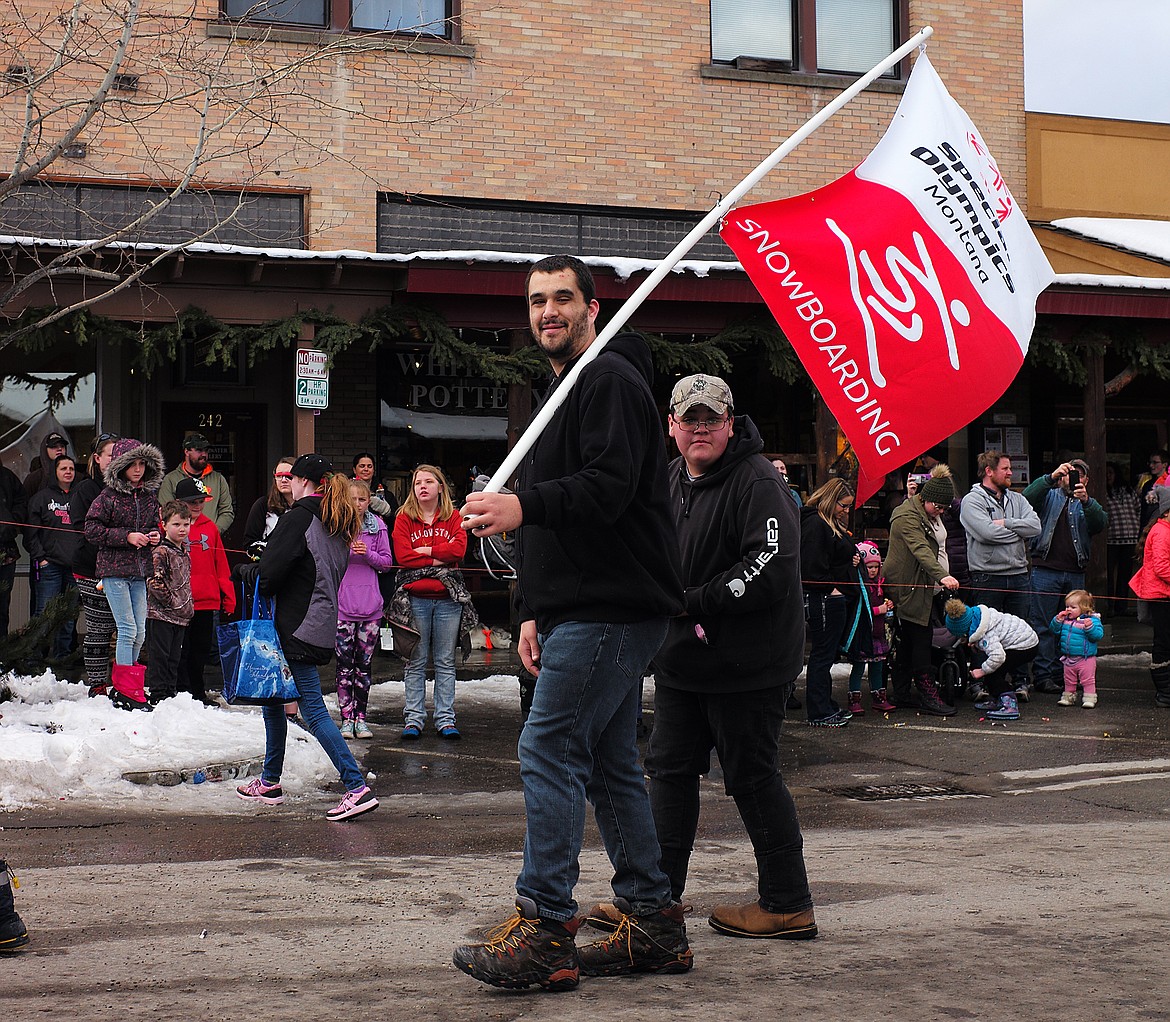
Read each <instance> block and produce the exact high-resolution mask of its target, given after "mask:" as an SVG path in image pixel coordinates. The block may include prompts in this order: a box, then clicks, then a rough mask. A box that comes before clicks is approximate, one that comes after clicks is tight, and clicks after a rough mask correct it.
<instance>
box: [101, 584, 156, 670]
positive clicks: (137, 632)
mask: <svg viewBox="0 0 1170 1022" xmlns="http://www.w3.org/2000/svg"><path fill="white" fill-rule="evenodd" d="M102 592H104V593H105V594H106V602H107V603H108V604H109V605H110V613H111V614H113V615H114V624H115V625H116V626H117V629H118V644H117V646H116V647H115V650H114V662H115V663H119V664H134V663H137V662H138V654H139V653H140V652H142V644H143V643H144V642H146V579H144V578H103V579H102Z"/></svg>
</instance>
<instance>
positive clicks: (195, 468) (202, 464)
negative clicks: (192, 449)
mask: <svg viewBox="0 0 1170 1022" xmlns="http://www.w3.org/2000/svg"><path fill="white" fill-rule="evenodd" d="M187 467H188V468H189V469H191V471H192V472H202V471H203V470H204V469H205V468H207V456H206V455H204V456H203V457H202V458H188V459H187Z"/></svg>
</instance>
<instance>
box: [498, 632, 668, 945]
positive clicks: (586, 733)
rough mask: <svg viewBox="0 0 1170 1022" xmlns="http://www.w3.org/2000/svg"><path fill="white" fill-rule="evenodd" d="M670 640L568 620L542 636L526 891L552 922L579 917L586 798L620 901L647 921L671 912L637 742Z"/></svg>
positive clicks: (528, 747)
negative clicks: (646, 676) (646, 691)
mask: <svg viewBox="0 0 1170 1022" xmlns="http://www.w3.org/2000/svg"><path fill="white" fill-rule="evenodd" d="M665 637H666V620H665V619H664V618H654V619H652V620H649V621H637V622H630V623H608V622H604V621H567V622H565V623H563V624H559V625H557V626H556V627H555V628H553V630H552V631H551V632H550V633H549V634H548V635H541V636H539V637H538V638H539V642H540V645H541V658H540V677H539V678H538V679H537V683H536V691H535V693H534V694H533V699H532V711H531V712H530V713H529V715H528V722H527V723H526V724H525V725H524V730H523V731H522V732H521V733H520V742H519V748H518V751H519V755H520V779H521V781H522V782H523V785H524V806H525V809H526V812H527V818H528V828H527V833H526V834H525V837H524V866H523V868H522V869H521V871H520V876H519V877H517V879H516V891H517V893H519V894H520V895H522V896H524V897H528V898H531V899H532V900H533V901H534V902H536V906H537V908H538V909H539V911H540V916H541V918H542V919H553V920H557V921H559V922H565V921H567V920H569V919H572V918H573V916H574V914H575V913H576V911H577V902H576V901H574V900H573V888H574V887H575V886H576V884H577V878H578V876H579V875H580V865H579V861H578V859H579V856H580V853H581V844H582V842H583V841H584V837H585V802H586V799H588V800H589V802H590V803H592V805H593V812H594V816H595V818H596V820H597V828H598V830H599V831H600V832H601V840H602V842H603V843H604V845H605V851H606V854H607V855H608V856H609V861H610V862H611V863H612V864H613V869H614V875H613V891H614V894H616V895H618V896H619V897H622V898H625V899H626V900H627V901H629V903H630V904H631V905H632V906H633V909H634V912H635V913H638V914H648V913H652V912H656V911H658V910H659V909H662V908H665V907H666V906H667V905H669V904H670V901H671V898H670V882H669V880H668V879H667V878H666V875H665V874H664V873H663V872H662V870H661V868H660V867H659V865H658V859H659V855H660V851H659V847H658V838H657V837H656V836H655V832H654V817H653V815H652V814H651V812H650V798H649V796H648V795H647V793H646V782H645V780H644V778H643V775H642V770H641V767H640V766H639V764H638V743H637V728H638V701H639V694H638V693H639V691H640V688H641V681H642V674H643V672H644V671H645V669H646V665H647V664H649V662H650V659H651V658H652V657H653V656H654V654H655V653H657V652H658V648H659V646H661V645H662V640H663V639H664V638H665Z"/></svg>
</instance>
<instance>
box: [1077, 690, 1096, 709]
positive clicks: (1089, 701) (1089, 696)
mask: <svg viewBox="0 0 1170 1022" xmlns="http://www.w3.org/2000/svg"><path fill="white" fill-rule="evenodd" d="M1096 705H1097V693H1096V692H1086V693H1085V698H1084V699H1082V700H1081V706H1083V707H1084V708H1085V709H1086V710H1091V709H1093V707H1094V706H1096Z"/></svg>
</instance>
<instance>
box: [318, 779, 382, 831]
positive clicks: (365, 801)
mask: <svg viewBox="0 0 1170 1022" xmlns="http://www.w3.org/2000/svg"><path fill="white" fill-rule="evenodd" d="M377 808H378V800H377V799H376V798H374V793H373V792H372V791H370V789H369V786H368V785H365V784H363V785H362V786H361V787H360V788H358V790H357V791H347V792H346V793H345V795H344V796H343V797H342V799H341V801H340V802H338V803H337V805H335V806H334V807H333V808H332V809H330V810H329V812H327V813H326V814H325V818H326V819H328V820H332V821H333V822H334V823H339V822H340V821H342V820H351V819H353V817H355V816H361V814H362V813H368V812H370V811H371V810H374V809H377Z"/></svg>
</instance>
